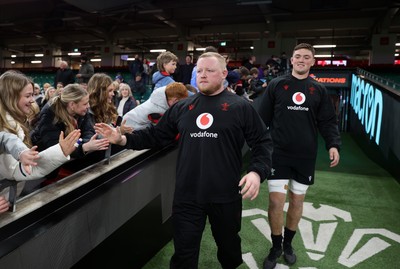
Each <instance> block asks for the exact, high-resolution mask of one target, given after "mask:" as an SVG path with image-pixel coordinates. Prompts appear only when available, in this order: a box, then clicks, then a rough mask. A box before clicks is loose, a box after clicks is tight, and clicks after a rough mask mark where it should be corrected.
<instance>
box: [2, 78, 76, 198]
mask: <svg viewBox="0 0 400 269" xmlns="http://www.w3.org/2000/svg"><path fill="white" fill-rule="evenodd" d="M34 102H35V100H34V98H33V83H32V81H30V80H29V79H28V78H27V77H26V76H25V75H23V74H22V73H18V72H15V71H7V72H5V73H4V74H2V75H1V76H0V131H4V132H9V133H13V134H16V135H17V136H18V138H19V139H21V141H23V142H24V143H25V144H26V145H27V146H31V144H30V137H29V126H28V125H27V123H26V122H27V117H28V116H29V115H30V113H31V105H32V103H34ZM79 136H80V131H79V130H75V131H74V132H72V133H70V134H69V135H68V136H67V137H66V138H65V139H64V134H63V133H61V134H60V140H59V144H57V145H54V146H53V147H50V148H48V149H46V150H44V151H42V152H40V153H39V154H38V156H39V158H38V159H37V165H36V166H32V167H31V169H30V170H31V171H30V173H28V171H27V170H26V169H25V168H24V166H23V165H22V164H21V163H20V162H19V161H18V160H16V159H15V158H14V157H13V156H12V155H11V154H9V153H7V152H2V153H0V181H1V180H3V179H9V180H16V181H22V182H23V181H26V180H33V179H40V178H42V177H44V176H46V175H47V174H49V173H50V172H51V171H53V170H54V169H56V168H57V167H59V166H60V165H62V164H63V163H65V162H67V161H68V160H69V158H70V157H69V155H70V154H71V153H72V152H73V151H74V150H75V143H76V142H77V140H78V139H79ZM21 185H23V184H21ZM7 192H8V190H7V189H5V190H3V191H2V192H1V193H0V196H4V195H6V196H7V195H8V193H7ZM6 199H7V197H6ZM2 200H4V198H2Z"/></svg>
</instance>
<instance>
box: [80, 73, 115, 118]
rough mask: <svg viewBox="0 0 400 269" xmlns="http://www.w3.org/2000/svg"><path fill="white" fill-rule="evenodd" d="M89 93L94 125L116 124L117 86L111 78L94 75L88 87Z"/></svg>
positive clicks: (100, 74) (99, 74)
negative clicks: (115, 98) (115, 94)
mask: <svg viewBox="0 0 400 269" xmlns="http://www.w3.org/2000/svg"><path fill="white" fill-rule="evenodd" d="M87 90H88V92H89V104H90V110H89V112H90V115H91V117H92V120H93V122H94V123H100V122H103V123H107V124H114V125H115V123H116V120H117V117H118V112H117V109H116V108H115V105H114V103H113V97H114V91H115V85H114V84H113V80H112V79H111V77H110V76H108V75H106V74H104V73H96V74H94V75H93V76H92V77H91V78H90V80H89V82H88V85H87Z"/></svg>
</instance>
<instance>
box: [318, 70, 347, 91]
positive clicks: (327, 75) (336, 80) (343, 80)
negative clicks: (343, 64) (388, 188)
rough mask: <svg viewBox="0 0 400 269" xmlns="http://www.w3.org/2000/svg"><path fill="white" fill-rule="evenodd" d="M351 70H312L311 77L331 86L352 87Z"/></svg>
mask: <svg viewBox="0 0 400 269" xmlns="http://www.w3.org/2000/svg"><path fill="white" fill-rule="evenodd" d="M350 75H351V73H350V72H348V71H347V72H338V71H335V72H326V71H322V70H312V71H311V72H310V77H312V78H313V79H315V80H316V81H318V82H320V83H322V84H324V85H325V87H330V88H344V87H350Z"/></svg>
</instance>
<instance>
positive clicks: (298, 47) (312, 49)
mask: <svg viewBox="0 0 400 269" xmlns="http://www.w3.org/2000/svg"><path fill="white" fill-rule="evenodd" d="M299 49H306V50H309V51H311V53H312V55H313V56H314V55H315V49H314V47H313V46H312V45H310V44H308V43H300V44H297V45H296V47H294V49H293V53H294V52H295V51H296V50H299Z"/></svg>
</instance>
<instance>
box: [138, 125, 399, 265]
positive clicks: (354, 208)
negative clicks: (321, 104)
mask: <svg viewBox="0 0 400 269" xmlns="http://www.w3.org/2000/svg"><path fill="white" fill-rule="evenodd" d="M342 140H343V143H342V144H343V145H342V150H341V154H340V155H341V156H340V157H341V159H340V164H339V166H338V167H336V168H329V160H328V153H327V152H326V150H325V149H324V145H323V143H322V141H320V146H319V153H318V161H317V167H316V175H315V184H314V185H313V186H312V187H310V188H309V190H308V192H307V195H306V201H305V206H304V213H303V217H302V220H301V221H300V225H299V229H298V231H297V234H296V236H295V238H294V240H293V246H294V248H295V251H296V254H297V258H298V259H297V262H296V264H295V265H292V266H290V267H289V266H288V265H286V264H285V262H284V260H283V257H281V258H280V259H279V260H278V265H277V267H276V268H277V269H283V268H299V269H300V268H302V269H314V268H315V269H316V268H318V269H336V268H337V269H342V268H343V269H344V268H354V269H371V268H385V269H392V268H393V269H395V268H400V225H399V220H400V184H399V183H398V182H397V181H396V180H395V179H394V178H393V177H392V176H391V175H390V174H389V173H387V172H386V171H385V170H384V169H382V168H381V167H380V166H378V165H377V164H376V163H374V162H372V161H371V160H370V159H369V158H368V157H367V156H366V155H365V154H364V153H363V152H362V151H361V149H360V148H359V147H358V146H357V145H356V143H355V142H354V141H353V139H352V138H351V137H350V135H349V134H346V133H344V134H342ZM399 169H400V168H399ZM267 206H268V189H267V184H266V182H264V183H263V184H261V190H260V194H259V196H258V197H257V198H256V199H255V200H254V201H249V200H245V201H244V202H243V218H242V230H241V233H240V235H241V238H242V253H243V259H244V263H243V264H242V265H241V266H240V267H239V269H244V268H249V269H257V268H262V262H263V260H264V258H265V256H266V255H267V253H268V250H269V248H270V247H271V241H270V231H269V225H268V214H267ZM216 251H217V248H216V245H215V243H214V240H213V238H212V235H211V231H210V227H209V226H208V225H207V226H206V229H205V231H204V234H203V240H202V244H201V252H200V260H199V268H200V269H202V268H204V269H206V268H207V269H218V268H221V266H220V264H219V263H218V260H217V257H216ZM172 254H173V244H172V241H170V242H169V243H168V244H167V245H166V246H165V247H164V248H163V249H161V250H160V251H159V252H158V253H157V254H156V255H155V256H154V257H153V259H151V260H150V261H149V262H148V263H147V264H146V265H145V266H144V267H143V268H144V269H153V268H169V260H170V257H171V256H172Z"/></svg>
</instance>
